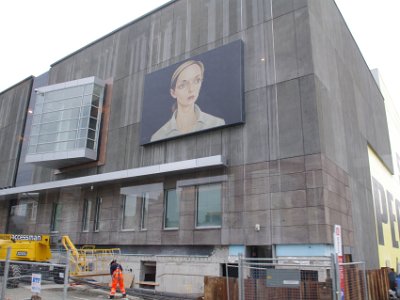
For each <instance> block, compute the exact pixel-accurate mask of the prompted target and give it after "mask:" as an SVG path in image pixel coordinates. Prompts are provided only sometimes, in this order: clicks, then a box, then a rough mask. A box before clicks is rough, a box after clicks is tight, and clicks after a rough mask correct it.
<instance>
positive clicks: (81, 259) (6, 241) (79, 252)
mask: <svg viewBox="0 0 400 300" xmlns="http://www.w3.org/2000/svg"><path fill="white" fill-rule="evenodd" d="M61 243H62V245H63V246H64V248H65V250H66V251H68V252H69V253H70V255H69V261H68V263H69V270H70V271H69V275H70V276H75V277H90V276H100V275H107V274H109V263H110V261H111V260H112V259H115V258H117V257H118V256H119V255H120V254H121V250H120V249H119V248H108V249H96V248H95V247H94V246H83V247H82V248H80V249H77V248H76V247H75V245H74V243H73V242H72V241H71V239H70V238H69V237H68V236H62V238H61ZM8 248H11V251H10V258H9V259H10V260H11V261H29V262H50V260H51V259H52V254H51V249H50V236H49V235H26V234H0V260H3V261H5V260H6V256H7V251H8V250H7V249H8ZM65 262H66V261H64V263H65ZM0 263H1V264H4V262H0ZM29 267H30V265H29V264H23V265H21V264H15V263H14V264H11V265H10V269H9V277H13V278H18V277H20V274H21V273H22V272H23V271H24V272H26V271H29V270H25V269H26V268H29ZM23 268H24V270H23ZM0 269H1V270H4V268H0ZM46 271H49V270H46ZM51 271H52V272H51V273H53V274H54V275H53V279H54V281H55V282H56V283H63V282H64V275H63V272H64V269H54V270H51ZM0 275H1V274H0ZM9 286H10V287H16V286H18V281H17V280H14V281H11V282H10V284H9Z"/></svg>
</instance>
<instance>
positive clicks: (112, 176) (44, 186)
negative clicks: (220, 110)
mask: <svg viewBox="0 0 400 300" xmlns="http://www.w3.org/2000/svg"><path fill="white" fill-rule="evenodd" d="M226 165H227V164H226V159H225V157H223V156H222V155H215V156H208V157H202V158H196V159H190V160H182V161H177V162H172V163H165V164H158V165H152V166H147V167H140V168H133V169H127V170H122V171H115V172H109V173H104V174H98V175H90V176H83V177H77V178H71V179H63V180H57V181H49V182H43V183H36V184H31V185H25V186H19V187H13V188H8V189H3V190H0V200H7V199H11V198H13V197H15V196H16V195H18V194H24V193H32V192H39V191H46V190H53V189H60V188H66V187H74V186H85V185H94V184H99V183H110V182H115V181H119V180H124V179H125V180H126V179H135V178H140V177H144V176H150V175H162V174H168V173H175V172H185V171H196V170H199V169H204V168H210V167H223V166H226Z"/></svg>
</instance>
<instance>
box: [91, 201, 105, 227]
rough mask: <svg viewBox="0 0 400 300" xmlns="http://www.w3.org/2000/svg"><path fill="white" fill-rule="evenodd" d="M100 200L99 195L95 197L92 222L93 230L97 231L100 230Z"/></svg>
mask: <svg viewBox="0 0 400 300" xmlns="http://www.w3.org/2000/svg"><path fill="white" fill-rule="evenodd" d="M102 202H103V199H101V198H99V197H98V198H96V207H95V209H94V224H93V230H94V231H95V232H98V231H99V230H100V208H101V203H102Z"/></svg>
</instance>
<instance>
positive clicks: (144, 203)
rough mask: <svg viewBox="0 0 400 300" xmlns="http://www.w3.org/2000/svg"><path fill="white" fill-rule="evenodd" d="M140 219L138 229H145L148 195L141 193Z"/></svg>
mask: <svg viewBox="0 0 400 300" xmlns="http://www.w3.org/2000/svg"><path fill="white" fill-rule="evenodd" d="M141 200H142V201H141V202H142V203H141V205H142V207H141V214H142V216H141V218H140V229H141V230H145V229H147V219H148V218H147V216H148V214H149V193H143V194H142V197H141Z"/></svg>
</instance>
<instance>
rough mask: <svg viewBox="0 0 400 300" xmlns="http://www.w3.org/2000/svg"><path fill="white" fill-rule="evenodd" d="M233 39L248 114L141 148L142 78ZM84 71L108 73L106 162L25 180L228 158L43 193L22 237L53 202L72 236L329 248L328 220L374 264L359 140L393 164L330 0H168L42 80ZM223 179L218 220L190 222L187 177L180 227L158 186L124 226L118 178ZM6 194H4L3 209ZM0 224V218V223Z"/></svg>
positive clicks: (9, 165)
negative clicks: (94, 209)
mask: <svg viewBox="0 0 400 300" xmlns="http://www.w3.org/2000/svg"><path fill="white" fill-rule="evenodd" d="M238 39H241V40H242V41H243V45H244V76H245V77H244V86H245V91H244V103H245V119H246V121H245V124H243V125H237V126H233V127H228V128H223V129H215V130H212V131H209V132H206V133H197V134H194V135H190V136H186V137H181V138H178V139H174V140H169V141H163V142H158V143H155V144H149V145H146V146H140V142H139V141H140V136H139V135H140V130H139V129H140V126H141V114H140V112H141V108H142V98H143V84H144V76H145V74H147V73H149V72H152V71H155V70H158V69H161V68H163V67H165V66H168V65H171V64H173V63H176V62H178V61H180V60H182V59H186V58H189V57H191V56H193V55H196V54H199V53H203V52H205V51H207V50H211V49H214V48H216V47H218V46H221V45H224V44H227V43H229V42H231V41H235V40H238ZM88 76H97V77H99V78H102V79H104V80H106V81H107V82H110V84H109V85H108V87H107V89H108V90H109V91H110V90H111V91H112V95H111V106H110V111H109V114H110V121H109V124H108V139H107V145H106V159H105V163H104V164H102V165H96V166H94V165H92V166H84V167H80V168H77V169H74V170H68V171H66V170H64V171H62V172H60V173H57V172H55V170H51V169H46V168H41V167H35V169H34V172H33V178H32V183H42V182H48V181H52V180H59V179H68V178H77V177H82V176H88V175H95V174H104V173H108V172H115V171H120V170H125V169H132V168H139V167H144V166H152V165H156V164H164V163H170V162H178V161H182V160H189V159H194V158H200V157H207V156H213V155H223V156H224V157H226V159H227V161H228V166H227V167H221V168H217V169H213V170H206V171H201V172H196V173H183V174H172V175H168V174H167V175H159V176H156V177H154V178H136V179H132V180H130V181H123V182H122V181H120V182H118V181H116V182H113V183H109V184H107V183H106V184H102V185H97V186H96V185H95V186H94V187H93V189H91V188H90V186H73V187H69V188H63V189H60V190H55V191H54V190H52V191H43V192H41V193H40V197H39V203H38V213H37V221H36V224H30V225H29V226H26V233H48V232H49V231H50V223H51V214H52V206H53V203H54V202H56V201H58V202H59V203H62V218H61V220H62V221H61V223H62V227H61V228H62V229H61V230H60V232H59V234H60V235H63V234H67V235H69V236H70V237H71V239H72V240H73V241H74V242H75V243H76V244H88V243H90V244H98V245H119V246H135V245H136V246H141V245H147V246H152V245H161V246H163V245H165V246H173V245H181V246H202V245H217V246H229V245H246V246H266V245H268V246H269V245H285V244H332V230H333V225H334V224H340V225H341V226H342V229H343V244H344V246H345V249H346V254H352V255H353V259H354V260H365V261H367V264H368V267H376V266H377V265H378V252H377V251H378V250H377V241H376V235H375V234H374V233H375V221H374V215H373V202H372V195H371V183H370V174H369V164H368V154H367V144H369V145H371V147H373V148H374V150H375V151H376V152H377V154H378V155H379V156H380V157H381V159H382V160H383V161H384V162H385V163H386V164H387V166H388V167H389V168H392V166H391V153H390V147H389V137H388V129H387V123H386V114H385V110H384V104H383V98H382V95H381V94H380V92H379V89H378V87H377V86H376V84H375V81H374V80H373V77H372V75H371V74H370V72H369V70H368V68H367V65H366V63H365V62H364V60H363V58H362V56H361V54H360V52H359V49H358V48H357V45H356V44H355V42H354V40H353V38H352V36H351V34H350V32H349V31H348V29H347V27H346V25H345V22H344V20H343V19H342V17H341V15H340V13H339V11H338V10H337V8H336V6H335V3H334V2H333V0H326V1H306V0H304V1H300V0H285V1H283V0H255V1H240V0H229V1H228V0H223V1H217V0H201V1H200V0H188V1H186V0H177V1H171V3H170V4H168V5H166V6H164V7H162V8H161V9H159V10H157V11H155V12H153V13H152V14H150V15H146V16H144V17H142V18H140V19H138V20H136V21H134V22H132V23H131V24H128V25H126V26H124V27H122V28H120V29H118V30H116V31H115V32H113V33H111V34H109V35H107V36H105V37H104V38H102V39H99V40H97V41H95V42H93V43H92V44H90V45H88V46H86V47H84V48H82V49H80V50H78V51H77V52H75V53H72V54H71V55H69V56H68V57H66V58H64V59H62V60H60V61H58V62H56V63H54V64H53V65H52V66H51V68H50V70H49V84H55V83H61V82H65V81H70V80H75V79H79V78H84V77H88ZM28 93H29V82H22V83H20V84H18V85H17V86H15V87H13V88H11V89H9V90H7V91H5V92H3V93H0V115H1V116H4V115H7V114H8V111H9V107H10V105H11V104H12V107H13V108H12V111H13V112H15V114H14V115H15V116H16V117H15V118H12V120H13V122H6V123H4V121H3V120H5V119H3V117H1V118H0V120H1V121H2V123H1V127H0V130H1V131H0V134H1V136H0V143H1V147H0V150H1V152H0V153H1V165H0V166H1V175H2V176H1V179H0V180H1V182H2V184H0V186H7V185H13V180H14V178H15V172H16V171H15V168H16V165H17V158H18V151H17V150H16V148H17V146H18V145H19V143H21V141H20V140H15V139H13V138H12V137H8V138H7V136H9V135H11V134H15V136H17V135H19V134H20V132H21V130H22V129H21V128H23V122H24V112H25V108H26V107H27V101H28V99H29V94H28ZM7 103H10V104H7ZM7 120H8V119H7ZM3 125H4V126H3ZM10 140H12V141H13V142H14V144H15V145H16V146H15V147H14V146H13V147H12V148H11V149H10V148H9V146H8V145H9V144H8V141H10ZM6 141H7V146H3V145H6V144H5V142H6ZM14 148H15V149H14ZM220 175H226V176H227V180H226V181H224V182H223V189H222V190H223V195H222V226H221V228H213V229H196V228H195V198H196V196H195V191H194V189H193V188H190V187H187V188H183V191H182V195H183V198H182V199H181V202H180V211H181V213H180V228H179V230H174V231H166V230H164V229H163V211H164V206H163V195H160V197H159V198H158V199H155V200H154V201H153V202H150V204H149V226H148V229H147V230H146V231H122V230H121V220H120V216H121V195H120V188H121V187H124V186H130V185H132V186H133V185H143V184H149V183H156V182H162V183H163V184H164V188H170V187H175V186H176V182H177V181H178V180H183V179H192V178H207V177H212V176H220ZM90 197H101V198H102V206H101V211H100V229H99V231H98V232H93V231H92V230H91V231H90V232H82V230H81V228H82V213H83V199H85V198H90ZM11 198H12V197H11ZM9 199H10V197H3V198H2V202H1V204H0V216H3V215H6V214H7V213H6V212H5V211H6V210H8V204H7V203H11V202H8V201H9ZM15 199H17V196H15ZM6 220H7V218H3V217H2V218H0V229H1V230H2V231H4V230H5V228H6V222H7V221H6ZM93 221H94V220H91V222H93ZM256 224H259V225H260V230H259V231H257V230H255V225H256ZM355 224H357V226H355ZM360 224H361V225H360ZM92 227H93V226H91V227H90V228H92Z"/></svg>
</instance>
